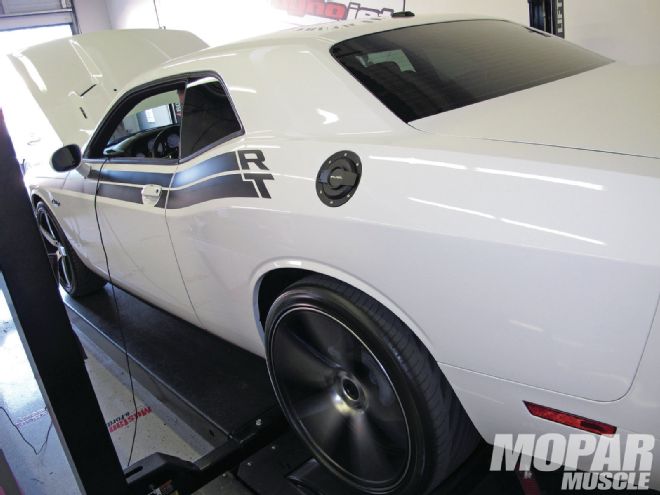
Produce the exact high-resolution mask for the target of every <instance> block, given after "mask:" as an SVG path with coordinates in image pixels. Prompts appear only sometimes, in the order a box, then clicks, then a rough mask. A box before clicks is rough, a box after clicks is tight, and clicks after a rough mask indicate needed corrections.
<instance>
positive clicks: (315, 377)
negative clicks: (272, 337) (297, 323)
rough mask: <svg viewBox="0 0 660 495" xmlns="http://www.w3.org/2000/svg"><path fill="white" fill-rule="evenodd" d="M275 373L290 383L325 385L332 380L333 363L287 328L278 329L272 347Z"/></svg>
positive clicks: (316, 386) (315, 386)
mask: <svg viewBox="0 0 660 495" xmlns="http://www.w3.org/2000/svg"><path fill="white" fill-rule="evenodd" d="M274 359H276V360H277V371H276V372H277V374H278V376H280V377H281V378H282V379H284V380H285V381H286V382H288V384H290V385H306V386H310V387H312V388H317V389H318V388H324V387H327V386H328V385H329V384H330V382H331V381H332V376H333V375H334V372H335V364H334V363H332V362H331V361H330V360H328V359H327V358H326V357H325V356H324V355H322V354H320V353H319V352H318V351H317V350H316V349H314V348H313V347H311V346H310V345H309V344H308V343H307V342H306V341H304V340H303V339H302V338H301V336H300V335H298V334H297V333H295V332H294V331H290V330H289V329H287V328H282V329H280V330H279V331H278V342H277V345H276V348H275V349H274Z"/></svg>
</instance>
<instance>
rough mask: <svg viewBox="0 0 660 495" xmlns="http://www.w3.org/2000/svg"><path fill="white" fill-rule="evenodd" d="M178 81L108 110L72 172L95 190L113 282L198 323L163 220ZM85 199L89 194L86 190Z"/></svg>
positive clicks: (174, 154)
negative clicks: (85, 151)
mask: <svg viewBox="0 0 660 495" xmlns="http://www.w3.org/2000/svg"><path fill="white" fill-rule="evenodd" d="M184 88H185V80H178V81H176V80H170V81H167V82H165V83H163V84H160V85H152V86H150V87H148V88H146V89H140V90H138V91H136V92H133V93H132V94H129V95H128V96H127V97H125V98H123V100H122V102H120V103H119V104H118V106H117V107H116V108H115V109H114V110H113V111H111V113H110V114H109V117H108V118H106V120H105V121H104V122H103V123H102V124H101V127H100V128H99V130H98V131H97V133H96V134H95V137H94V140H93V142H92V143H91V145H90V148H89V152H88V154H87V156H88V157H87V158H86V159H85V163H83V166H82V167H79V170H81V169H82V170H83V171H84V172H83V173H84V174H86V178H85V187H86V188H87V189H89V188H90V187H93V188H94V189H95V191H94V192H95V214H96V216H97V217H98V224H99V229H100V234H101V240H102V243H103V246H104V248H105V253H106V254H107V260H108V266H109V271H110V277H111V278H112V281H113V282H114V283H116V284H117V285H119V286H120V287H123V288H125V289H126V290H128V291H129V292H131V293H133V294H135V295H137V296H139V297H141V298H143V299H145V300H147V301H149V302H151V303H153V304H155V305H157V306H159V307H161V308H164V309H166V310H167V311H169V312H171V313H173V314H175V315H177V316H179V317H181V318H184V319H186V320H189V321H192V322H194V323H198V320H197V317H196V315H195V312H194V310H193V307H192V305H191V303H190V299H189V298H188V295H187V293H186V288H185V286H184V284H183V281H182V279H181V274H180V272H179V268H178V262H177V259H176V256H175V254H174V250H173V248H172V242H171V239H170V234H169V230H168V226H167V222H166V219H165V203H166V201H167V195H168V188H169V186H170V182H171V181H172V178H173V174H174V171H175V170H176V166H177V163H178V159H179V131H180V120H181V115H180V114H181V100H182V99H183V92H184ZM88 192H91V191H88Z"/></svg>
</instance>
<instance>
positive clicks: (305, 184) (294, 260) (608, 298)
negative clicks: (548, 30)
mask: <svg viewBox="0 0 660 495" xmlns="http://www.w3.org/2000/svg"><path fill="white" fill-rule="evenodd" d="M441 139H442V138H438V137H437V136H436V137H434V138H433V142H432V143H430V142H428V143H426V144H423V143H422V142H421V141H420V140H417V141H416V142H414V144H415V147H414V148H413V147H412V146H411V145H410V146H405V147H404V146H402V147H393V146H387V145H383V144H371V145H366V144H361V143H359V142H358V141H352V142H351V141H344V142H325V141H324V142H315V143H312V142H299V141H280V142H279V144H278V145H276V146H273V147H272V148H270V149H264V153H265V155H266V159H267V162H266V163H267V164H268V166H269V168H270V170H271V171H272V173H273V176H274V178H275V180H274V181H272V183H271V184H269V191H270V194H271V199H235V200H215V201H210V202H207V203H202V204H199V205H195V206H192V207H190V208H185V209H182V210H176V211H175V210H172V211H168V223H169V224H170V228H171V229H172V235H173V238H175V239H177V241H176V242H178V243H179V244H178V246H176V248H177V253H178V255H179V259H180V260H181V264H182V270H183V272H184V273H189V274H192V275H191V276H190V277H188V279H187V280H186V283H187V285H188V288H189V290H190V293H191V297H192V298H193V300H196V295H197V294H199V295H204V294H206V297H200V300H204V301H205V302H204V303H202V304H200V306H199V307H196V310H197V311H198V314H200V316H201V317H202V319H203V320H205V325H206V326H207V327H209V328H210V329H211V330H213V331H216V332H218V333H220V334H221V335H223V336H225V337H227V338H229V339H230V340H234V341H235V342H237V343H239V344H241V345H244V346H246V347H248V348H251V349H252V350H254V351H255V352H260V346H261V341H260V340H261V339H260V336H259V335H258V332H257V331H256V330H257V329H256V328H255V334H254V335H249V334H245V333H244V332H243V331H242V330H240V329H241V328H250V327H252V328H254V327H255V323H254V315H255V313H254V305H255V301H254V286H253V283H254V282H253V281H254V280H255V278H256V279H258V275H259V274H260V273H263V272H264V271H266V270H267V269H268V267H270V268H272V269H275V268H283V267H296V268H310V269H313V270H314V271H321V272H326V273H329V274H332V275H334V276H337V277H338V278H342V277H341V276H340V274H342V273H343V274H345V277H350V280H354V281H359V282H361V283H362V285H363V287H362V288H363V290H366V291H367V292H369V293H371V294H372V295H374V296H375V297H376V298H377V299H379V298H380V300H381V302H383V303H385V304H386V305H388V306H389V307H390V309H392V310H393V311H394V312H395V313H397V314H398V315H399V316H401V317H403V318H404V320H405V321H406V322H408V323H409V325H410V326H411V327H412V328H413V330H414V331H416V332H417V333H418V335H419V336H420V338H422V340H423V341H424V342H425V343H426V344H427V345H428V347H429V349H430V351H431V353H432V354H433V355H434V357H435V358H436V359H437V360H438V361H439V362H440V363H442V364H445V365H448V366H453V367H456V368H460V369H464V370H470V371H472V372H476V373H480V374H483V375H486V376H492V377H497V378H500V379H504V380H508V381H511V382H516V383H521V384H526V385H529V386H532V387H537V388H539V389H545V390H550V391H555V392H559V393H562V394H568V395H572V396H576V397H582V398H586V399H590V400H594V401H614V400H617V399H619V398H621V397H623V396H624V395H625V394H626V393H627V391H628V390H629V389H630V387H631V384H632V382H633V379H634V377H635V374H636V371H637V368H638V365H639V362H640V357H641V355H642V352H643V350H644V347H645V344H646V341H647V338H648V335H649V330H650V328H651V324H652V321H653V317H654V314H655V311H656V307H657V304H658V296H659V294H660V259H659V258H660V257H659V255H658V252H657V249H656V246H657V244H658V239H660V232H659V231H658V223H657V222H656V221H655V218H654V217H655V216H656V215H657V212H658V211H660V204H659V203H660V179H659V177H658V174H657V163H656V162H654V161H652V160H647V161H644V159H639V158H632V157H621V156H618V157H617V156H612V155H607V154H598V153H590V152H584V151H569V150H560V149H544V148H540V147H535V146H527V145H508V144H506V143H487V144H484V143H481V142H478V141H474V142H470V143H469V144H470V152H461V151H458V149H459V148H462V149H465V144H466V143H461V144H460V146H459V145H458V144H457V142H458V141H457V140H453V141H447V142H446V143H439V142H438V141H439V140H441ZM240 146H245V147H251V146H256V144H254V143H253V142H251V137H250V136H249V135H248V136H246V137H245V139H244V140H243V144H242V145H240ZM439 148H442V149H444V151H440V150H439ZM452 148H454V149H456V151H451V150H452ZM341 149H351V150H352V151H355V152H357V153H358V154H359V155H360V157H361V158H362V160H363V172H364V173H363V177H362V181H361V183H360V186H359V189H358V192H357V193H356V195H355V196H354V198H352V199H351V200H350V201H349V202H348V203H347V204H346V205H344V206H342V207H340V208H329V207H326V206H325V205H323V204H322V203H321V202H320V201H319V200H318V198H317V196H316V192H315V187H314V180H315V177H316V172H317V170H318V167H319V166H320V164H321V163H322V162H323V161H324V159H326V158H327V157H328V156H330V155H331V154H332V153H334V152H335V151H338V150H341ZM576 163H579V164H580V166H576V165H574V164H576ZM246 274H250V276H249V277H247V279H246ZM217 280H222V282H221V283H222V285H223V287H222V293H224V294H227V295H228V297H227V298H226V300H221V301H219V300H218V298H217V297H216V295H217V291H215V290H213V289H212V284H213V283H214V281H217ZM350 280H349V281H350ZM203 315H206V318H204V316H203ZM222 320H224V322H223V323H218V322H220V321H222ZM228 327H230V328H228Z"/></svg>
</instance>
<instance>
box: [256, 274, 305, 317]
mask: <svg viewBox="0 0 660 495" xmlns="http://www.w3.org/2000/svg"><path fill="white" fill-rule="evenodd" d="M308 275H316V272H312V271H310V270H303V269H300V268H279V269H277V270H273V271H271V272H268V273H267V274H266V275H264V278H263V279H262V280H261V284H260V285H259V294H258V298H257V304H258V307H259V320H260V321H261V324H262V325H265V323H266V318H267V317H268V311H269V310H270V307H271V306H272V305H273V303H274V302H275V299H277V298H278V296H279V295H280V294H282V292H284V290H285V289H286V288H287V287H288V286H289V285H291V284H293V283H295V282H297V281H298V280H300V279H302V278H304V277H306V276H308Z"/></svg>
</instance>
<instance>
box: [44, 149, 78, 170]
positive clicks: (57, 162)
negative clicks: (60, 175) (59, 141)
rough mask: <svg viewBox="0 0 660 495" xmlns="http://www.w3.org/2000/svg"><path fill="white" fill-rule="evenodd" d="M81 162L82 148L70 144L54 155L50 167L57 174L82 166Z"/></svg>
mask: <svg viewBox="0 0 660 495" xmlns="http://www.w3.org/2000/svg"><path fill="white" fill-rule="evenodd" d="M81 160H82V153H81V152H80V147H79V146H78V145H77V144H69V145H68V146H64V147H63V148H60V149H59V150H57V151H56V152H55V153H53V156H52V158H51V159H50V166H51V167H53V170H55V171H56V172H68V171H69V170H73V169H74V168H76V167H77V166H78V165H80V162H81Z"/></svg>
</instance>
